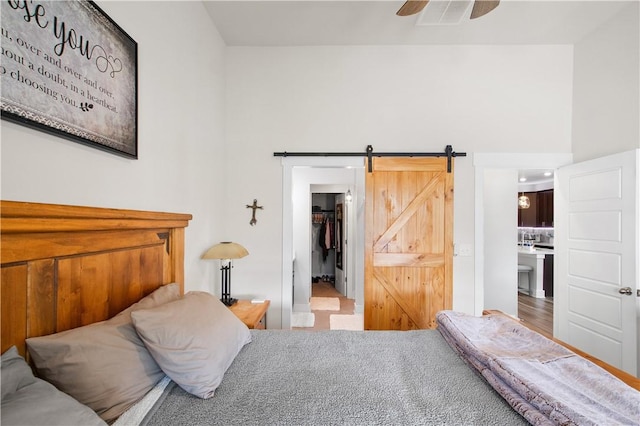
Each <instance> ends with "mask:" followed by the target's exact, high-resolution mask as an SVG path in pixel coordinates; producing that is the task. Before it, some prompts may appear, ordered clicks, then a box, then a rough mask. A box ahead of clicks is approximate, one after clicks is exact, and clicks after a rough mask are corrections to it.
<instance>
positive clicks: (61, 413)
mask: <svg viewBox="0 0 640 426" xmlns="http://www.w3.org/2000/svg"><path fill="white" fill-rule="evenodd" d="M0 371H1V372H2V377H1V380H2V404H1V406H0V423H2V425H4V426H11V425H30V426H35V425H64V426H70V425H81V426H91V425H102V426H104V425H106V423H105V422H104V421H103V420H102V419H101V418H100V417H98V415H97V414H96V413H95V412H93V410H91V409H90V408H89V407H87V406H85V405H82V404H80V403H79V402H78V401H76V400H75V399H73V398H72V397H70V396H69V395H67V394H65V393H62V392H60V391H59V390H58V389H56V388H55V386H53V385H52V384H50V383H47V382H45V381H44V380H41V379H38V378H36V377H34V376H33V373H32V372H31V368H29V366H28V365H27V363H26V362H25V360H24V359H23V358H22V357H21V356H20V354H18V350H17V349H16V347H15V346H12V347H11V348H10V349H9V350H7V351H6V352H5V353H4V354H2V367H0Z"/></svg>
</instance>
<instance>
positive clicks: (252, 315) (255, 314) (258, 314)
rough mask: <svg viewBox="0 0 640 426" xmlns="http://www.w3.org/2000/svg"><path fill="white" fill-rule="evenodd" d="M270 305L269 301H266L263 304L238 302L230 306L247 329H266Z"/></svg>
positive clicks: (245, 301)
mask: <svg viewBox="0 0 640 426" xmlns="http://www.w3.org/2000/svg"><path fill="white" fill-rule="evenodd" d="M269 303H270V301H269V300H265V301H264V302H262V303H251V300H238V301H237V302H236V303H234V304H233V305H232V306H229V309H230V310H231V312H233V313H234V314H235V316H237V317H238V318H239V319H240V321H242V322H243V323H245V324H246V326H247V327H249V328H259V329H265V328H267V309H269Z"/></svg>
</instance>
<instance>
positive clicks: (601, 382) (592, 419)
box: [436, 311, 640, 425]
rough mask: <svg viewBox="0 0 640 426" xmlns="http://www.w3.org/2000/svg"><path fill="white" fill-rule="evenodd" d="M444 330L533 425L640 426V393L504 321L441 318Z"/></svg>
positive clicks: (497, 317)
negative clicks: (616, 425) (617, 425)
mask: <svg viewBox="0 0 640 426" xmlns="http://www.w3.org/2000/svg"><path fill="white" fill-rule="evenodd" d="M436 321H437V323H438V330H439V331H440V333H441V334H442V336H443V337H444V338H445V340H446V341H447V342H449V344H450V345H451V347H452V348H453V349H455V350H456V351H457V352H458V353H459V354H460V355H461V356H462V358H463V359H464V360H465V361H466V362H467V363H468V364H469V365H471V366H472V367H474V368H475V369H476V370H477V371H478V372H479V373H480V374H481V375H482V376H483V377H484V378H485V379H486V380H487V381H488V382H489V383H490V384H491V386H493V388H494V389H495V390H496V391H497V392H498V393H500V394H501V395H502V396H503V397H504V398H505V400H507V401H508V402H509V404H510V405H511V406H512V407H513V408H514V409H515V410H516V411H518V412H519V413H520V414H521V415H522V416H523V417H525V418H526V419H527V420H528V421H529V422H530V423H531V424H534V425H547V424H562V425H573V424H576V425H605V424H606V425H614V424H620V425H638V424H640V392H638V391H636V390H635V389H633V388H631V387H630V386H628V385H627V384H625V383H624V382H622V381H620V380H619V379H618V378H616V377H614V376H613V375H611V374H610V373H609V372H607V371H605V370H604V369H602V368H600V367H598V366H597V365H595V364H593V363H592V362H590V361H588V360H586V359H584V358H582V357H580V356H578V355H576V354H574V353H573V352H571V351H569V350H568V349H566V348H565V347H563V346H561V345H559V344H557V343H555V342H553V341H552V340H549V339H547V338H546V337H544V336H542V335H540V334H538V333H535V332H533V331H531V330H529V329H528V328H526V327H524V326H522V325H520V324H518V323H517V322H516V321H514V320H512V319H510V318H507V317H505V316H502V315H487V316H483V317H474V316H471V315H466V314H462V313H459V312H453V311H441V312H439V313H438V314H437V315H436Z"/></svg>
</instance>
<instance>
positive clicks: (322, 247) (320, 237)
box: [311, 193, 347, 296]
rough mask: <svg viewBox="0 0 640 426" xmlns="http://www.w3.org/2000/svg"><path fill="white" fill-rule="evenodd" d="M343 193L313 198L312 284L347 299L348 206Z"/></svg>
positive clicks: (320, 194) (321, 194) (324, 194)
mask: <svg viewBox="0 0 640 426" xmlns="http://www.w3.org/2000/svg"><path fill="white" fill-rule="evenodd" d="M344 199H345V195H344V194H343V193H312V194H311V283H312V284H318V283H320V282H323V283H325V285H327V284H329V285H331V286H332V287H334V288H335V289H336V290H337V291H338V292H339V293H340V294H341V295H343V296H347V276H346V273H345V269H346V260H347V259H346V251H345V246H346V243H347V241H346V237H345V235H346V229H345V228H346V226H347V223H346V221H345V218H346V214H345V213H346V205H345V200H344Z"/></svg>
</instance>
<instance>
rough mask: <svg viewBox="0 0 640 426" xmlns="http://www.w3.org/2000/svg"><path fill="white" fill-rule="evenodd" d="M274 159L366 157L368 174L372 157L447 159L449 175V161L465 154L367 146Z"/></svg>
mask: <svg viewBox="0 0 640 426" xmlns="http://www.w3.org/2000/svg"><path fill="white" fill-rule="evenodd" d="M273 156H274V157H367V159H368V164H369V173H371V171H372V170H373V165H372V158H373V157H447V173H451V159H452V158H453V157H466V156H467V153H466V152H454V151H453V148H452V147H451V145H447V146H446V147H445V149H444V152H373V146H371V145H367V150H366V152H287V151H285V152H274V153H273Z"/></svg>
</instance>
